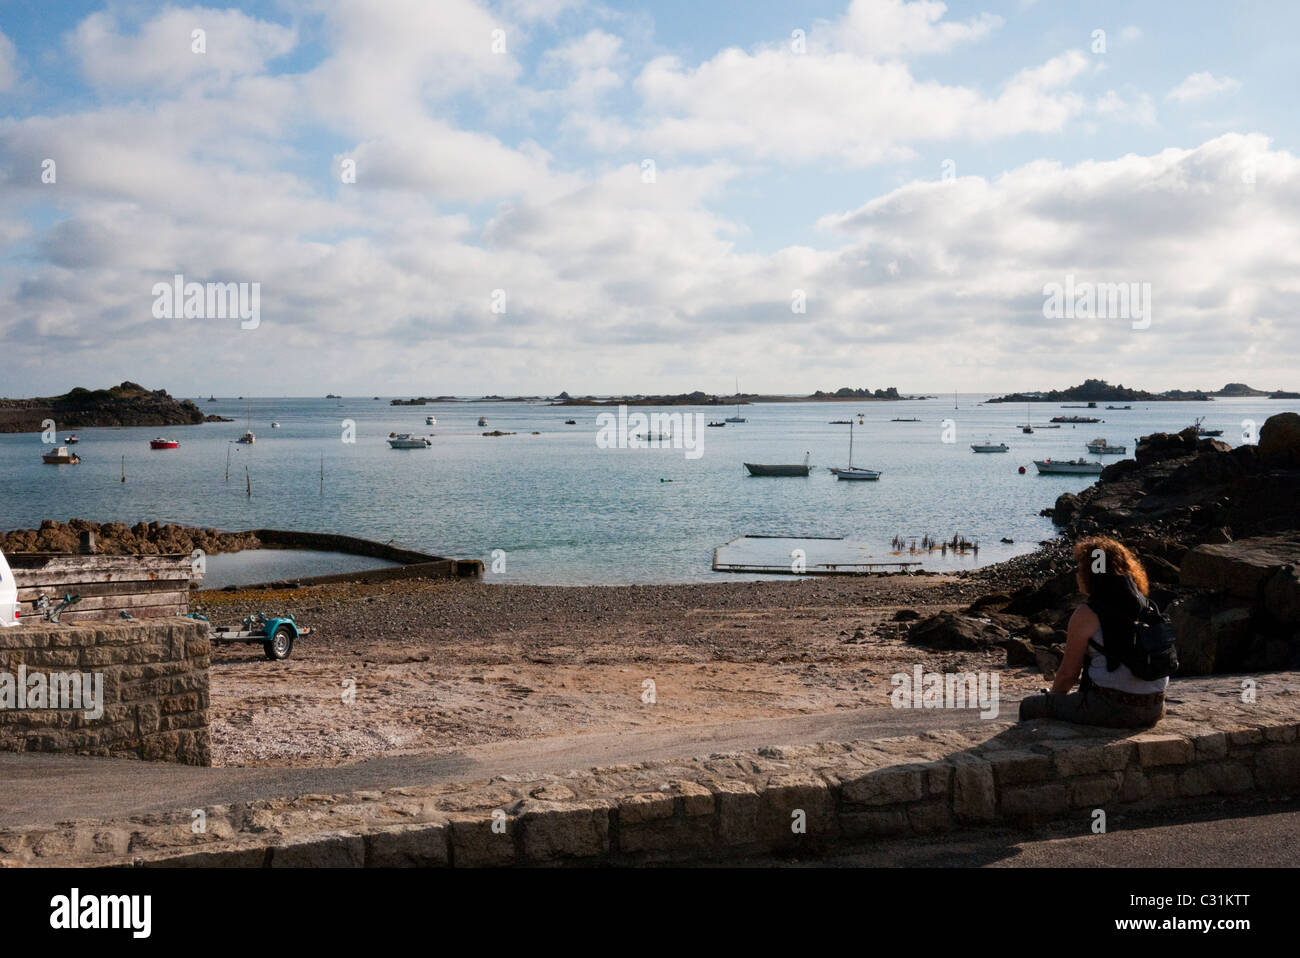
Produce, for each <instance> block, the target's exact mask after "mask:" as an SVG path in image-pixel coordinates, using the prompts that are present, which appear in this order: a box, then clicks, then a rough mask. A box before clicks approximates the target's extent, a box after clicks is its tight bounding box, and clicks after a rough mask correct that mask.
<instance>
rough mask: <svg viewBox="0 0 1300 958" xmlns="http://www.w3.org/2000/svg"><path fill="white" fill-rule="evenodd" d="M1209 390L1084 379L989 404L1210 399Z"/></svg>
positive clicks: (1012, 396)
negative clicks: (1156, 390) (1163, 389)
mask: <svg viewBox="0 0 1300 958" xmlns="http://www.w3.org/2000/svg"><path fill="white" fill-rule="evenodd" d="M1209 398H1210V396H1209V394H1208V393H1205V392H1201V391H1199V390H1183V389H1170V390H1168V391H1166V392H1162V393H1152V392H1147V391H1146V390H1144V389H1130V388H1129V387H1127V386H1122V385H1120V386H1112V385H1111V384H1110V383H1108V382H1106V380H1104V379H1086V380H1084V381H1083V382H1082V383H1080V384H1079V385H1077V386H1071V387H1070V388H1069V389H1051V390H1047V391H1046V392H1032V393H1011V394H1010V395H1009V396H1000V397H998V398H997V399H990V400H989V402H991V403H1000V402H1120V401H1123V402H1143V401H1148V402H1159V401H1170V400H1177V401H1186V400H1205V399H1209Z"/></svg>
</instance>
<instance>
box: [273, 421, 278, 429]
mask: <svg viewBox="0 0 1300 958" xmlns="http://www.w3.org/2000/svg"><path fill="white" fill-rule="evenodd" d="M271 428H272V429H279V428H280V424H279V423H278V422H273V423H271Z"/></svg>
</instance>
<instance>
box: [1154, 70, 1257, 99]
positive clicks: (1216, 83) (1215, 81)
mask: <svg viewBox="0 0 1300 958" xmlns="http://www.w3.org/2000/svg"><path fill="white" fill-rule="evenodd" d="M1240 88H1241V82H1240V81H1238V80H1234V79H1233V78H1232V77H1227V76H1225V77H1216V76H1214V75H1213V74H1211V73H1208V72H1203V73H1193V74H1192V75H1191V76H1189V77H1188V78H1187V79H1186V80H1184V81H1183V82H1182V83H1180V84H1178V86H1176V87H1174V88H1173V89H1172V90H1170V91H1169V92H1168V93H1167V94H1165V99H1166V100H1173V101H1175V102H1177V103H1190V102H1192V101H1194V100H1203V99H1205V98H1206V97H1211V96H1215V95H1217V94H1219V93H1234V92H1236V91H1237V90H1239V89H1240Z"/></svg>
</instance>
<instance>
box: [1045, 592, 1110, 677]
mask: <svg viewBox="0 0 1300 958" xmlns="http://www.w3.org/2000/svg"><path fill="white" fill-rule="evenodd" d="M1100 627H1101V622H1100V621H1099V620H1098V618H1097V614H1096V613H1095V612H1093V611H1092V609H1090V608H1088V607H1087V606H1086V605H1081V606H1079V607H1078V608H1077V609H1075V610H1074V615H1072V616H1070V625H1069V628H1068V629H1067V630H1066V633H1065V657H1064V658H1062V659H1061V667H1060V668H1058V669H1057V670H1056V680H1055V681H1054V682H1053V683H1052V691H1053V692H1058V693H1061V694H1064V693H1066V692H1068V691H1070V689H1072V688H1074V683H1075V682H1077V681H1079V674H1080V673H1081V672H1082V671H1083V662H1084V657H1085V656H1086V655H1087V652H1088V640H1089V639H1091V638H1092V637H1093V636H1094V635H1096V634H1097V629H1099V628H1100Z"/></svg>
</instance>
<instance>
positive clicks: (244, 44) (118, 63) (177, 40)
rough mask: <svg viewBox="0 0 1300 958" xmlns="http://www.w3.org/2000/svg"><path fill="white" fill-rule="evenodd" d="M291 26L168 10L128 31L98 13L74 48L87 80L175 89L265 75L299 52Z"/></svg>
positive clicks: (72, 40) (72, 41)
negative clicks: (200, 80)
mask: <svg viewBox="0 0 1300 958" xmlns="http://www.w3.org/2000/svg"><path fill="white" fill-rule="evenodd" d="M196 30H202V31H204V36H203V38H202V42H203V47H204V48H205V52H202V53H199V52H195V40H194V36H193V35H194V31H196ZM296 42H297V38H296V36H295V34H294V31H293V30H292V29H290V28H287V27H283V26H280V25H279V24H275V23H268V22H266V21H262V20H257V19H254V18H253V17H249V16H247V15H245V14H243V13H240V12H239V11H237V10H213V9H209V8H206V7H191V8H189V9H183V10H182V9H175V8H168V9H166V10H164V11H163V12H161V13H159V14H158V15H157V16H156V17H154V18H153V19H152V20H149V21H148V22H146V23H144V24H142V25H140V26H139V28H138V30H137V31H135V32H127V31H126V29H124V27H123V25H122V24H121V23H120V22H119V21H118V18H117V17H116V16H115V15H113V14H111V13H103V12H101V13H92V14H91V15H90V16H88V17H86V19H84V20H82V21H81V23H79V24H78V25H77V28H76V29H75V30H74V31H73V32H72V34H71V35H70V36H69V38H68V45H69V48H70V49H71V51H72V52H73V54H74V55H75V56H76V57H77V58H78V59H79V60H80V62H81V66H82V70H83V72H84V73H85V75H86V77H87V79H89V80H90V81H91V82H92V83H94V84H96V85H97V86H103V87H127V88H136V87H145V86H149V85H152V84H159V83H161V84H168V85H170V86H172V87H173V88H174V87H176V86H179V85H181V84H182V83H184V82H185V81H187V80H190V79H193V78H196V77H212V78H216V79H218V80H220V81H227V80H229V79H230V78H232V77H237V76H246V75H249V74H256V73H261V72H262V71H263V70H265V69H266V67H267V64H268V63H269V62H270V61H272V60H274V59H275V58H276V57H280V56H283V55H284V54H286V53H288V52H289V51H290V50H292V49H293V48H294V45H295V44H296Z"/></svg>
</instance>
